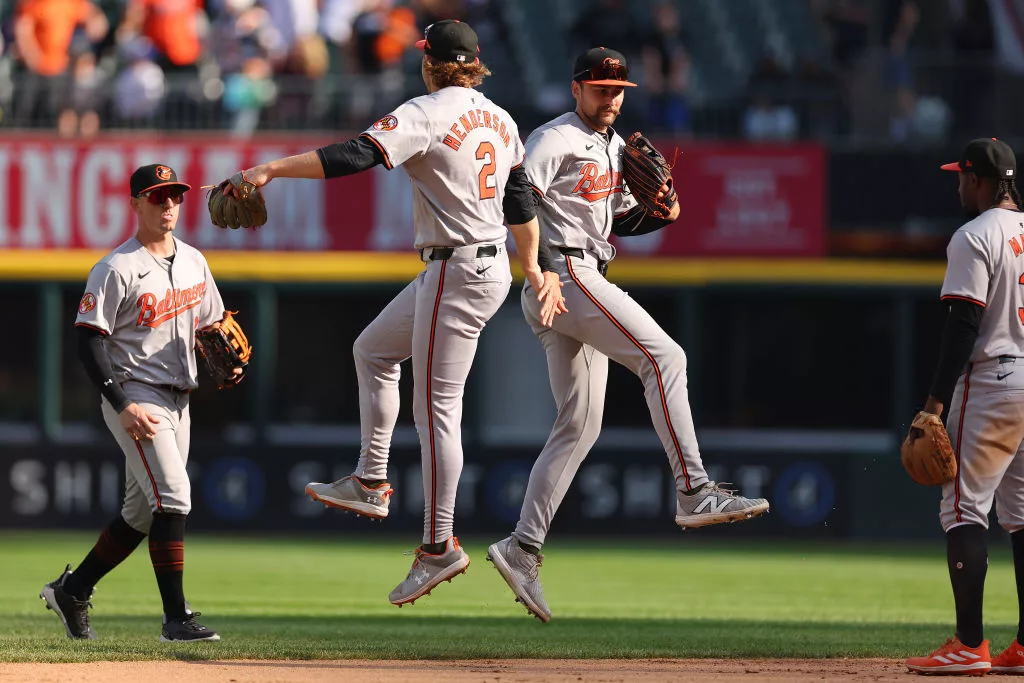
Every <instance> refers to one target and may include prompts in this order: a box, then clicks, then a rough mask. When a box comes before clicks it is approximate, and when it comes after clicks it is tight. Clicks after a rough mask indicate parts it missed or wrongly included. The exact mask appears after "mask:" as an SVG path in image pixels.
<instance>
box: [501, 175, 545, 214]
mask: <svg viewBox="0 0 1024 683" xmlns="http://www.w3.org/2000/svg"><path fill="white" fill-rule="evenodd" d="M501 208H502V210H503V211H504V212H505V220H507V221H508V222H509V223H510V224H512V225H522V224H523V223H529V222H530V219H531V218H533V217H534V216H536V215H537V196H536V195H535V194H534V192H533V190H532V189H531V188H530V181H529V179H527V177H526V169H525V168H523V167H522V166H519V167H518V168H514V169H512V172H511V173H510V174H509V176H508V181H507V182H506V183H505V198H504V199H503V200H502V202H501Z"/></svg>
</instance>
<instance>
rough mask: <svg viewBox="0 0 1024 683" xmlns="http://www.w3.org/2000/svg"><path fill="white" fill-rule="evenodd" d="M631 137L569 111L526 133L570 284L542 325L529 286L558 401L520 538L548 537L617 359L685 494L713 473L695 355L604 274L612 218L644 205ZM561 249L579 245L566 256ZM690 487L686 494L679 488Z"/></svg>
mask: <svg viewBox="0 0 1024 683" xmlns="http://www.w3.org/2000/svg"><path fill="white" fill-rule="evenodd" d="M623 144H624V143H623V140H622V138H621V137H619V136H618V135H617V134H615V133H614V132H612V133H611V135H610V136H606V135H604V134H603V133H599V132H596V131H594V130H591V129H590V128H589V127H588V126H586V125H585V124H584V123H583V121H582V120H581V119H580V118H579V116H578V115H577V114H576V113H575V112H574V113H569V114H565V115H563V116H560V117H558V118H557V119H555V120H553V121H551V122H550V123H548V124H546V125H544V126H541V127H540V128H538V129H537V130H536V131H534V133H533V134H531V135H530V137H529V139H527V141H526V172H527V176H528V177H529V179H530V182H531V184H532V185H533V186H534V190H535V191H536V192H537V194H538V195H539V196H540V197H541V200H540V209H539V211H538V215H539V216H540V223H541V240H542V242H543V243H544V245H545V246H546V247H547V248H548V250H549V251H550V252H551V254H552V257H553V259H554V263H555V267H556V269H557V271H558V273H559V275H560V276H561V281H562V283H563V288H562V294H563V295H564V296H565V299H566V306H567V308H568V312H567V313H563V314H562V315H560V316H556V317H555V320H554V323H553V326H552V327H551V328H546V327H544V326H543V325H541V323H540V316H539V313H540V309H539V305H538V303H537V297H536V295H535V294H534V292H533V290H532V289H531V288H530V287H529V285H527V286H526V287H525V288H524V289H523V294H522V305H523V310H524V313H525V314H526V319H527V321H528V322H529V324H530V326H531V327H532V329H533V331H534V333H535V334H537V336H538V337H539V339H540V341H541V344H542V345H543V346H544V351H545V354H546V355H547V361H548V372H549V374H550V375H551V389H552V393H553V394H554V398H555V405H557V406H558V416H557V418H556V419H555V424H554V427H553V428H552V430H551V435H550V436H549V437H548V441H547V443H546V444H545V445H544V448H543V450H542V451H541V453H540V455H539V456H538V458H537V461H536V463H535V464H534V466H533V470H532V472H531V473H530V480H529V483H528V485H527V489H526V495H525V499H524V500H523V508H522V514H521V517H520V519H519V523H518V524H517V525H516V530H515V532H514V535H515V537H516V538H517V539H518V540H519V541H521V542H523V543H529V544H531V545H537V546H540V545H542V544H543V543H544V540H545V538H546V536H547V532H548V529H549V528H550V525H551V521H552V519H553V518H554V515H555V512H556V510H557V509H558V506H559V505H560V504H561V502H562V499H563V498H564V496H565V493H566V491H567V490H568V488H569V485H570V484H571V483H572V480H573V478H574V477H575V475H576V472H577V470H578V469H579V466H580V464H581V463H582V462H583V459H584V458H585V457H586V456H587V453H588V452H589V451H590V448H591V447H592V446H593V445H594V443H595V442H596V441H597V437H598V435H599V434H600V431H601V420H602V418H603V410H604V403H605V385H606V382H607V376H608V359H609V358H611V359H612V360H614V361H615V362H617V363H620V364H622V365H624V366H625V367H627V368H629V369H630V370H631V371H633V372H634V373H635V374H636V375H637V376H638V377H639V378H640V379H641V381H642V382H643V385H644V396H645V398H646V400H647V405H648V408H649V409H650V412H651V419H652V421H653V422H654V427H655V430H656V431H657V432H658V436H659V437H660V438H661V442H662V445H663V447H664V448H665V452H666V454H667V455H668V461H669V465H670V466H671V468H672V473H673V475H674V477H675V482H676V488H677V489H678V490H679V491H688V490H691V489H694V488H696V487H698V486H700V485H702V484H704V483H705V482H707V481H708V477H707V474H706V473H705V471H704V465H703V463H702V461H701V457H700V451H699V448H698V445H697V437H696V434H695V431H694V426H693V418H692V416H691V414H690V404H689V397H688V392H687V387H686V355H685V353H684V352H683V349H682V348H681V347H680V346H679V344H677V343H676V342H675V341H674V340H673V339H672V338H671V337H670V336H669V335H668V334H667V333H666V332H665V331H664V330H663V329H662V328H661V327H660V326H659V325H658V323H657V322H656V321H655V320H654V319H653V318H652V317H651V316H650V315H649V314H648V313H647V311H645V310H644V309H643V308H642V307H641V306H640V305H639V304H638V303H637V302H636V301H634V300H633V299H632V298H631V297H630V296H629V294H627V293H626V292H625V291H623V290H622V289H620V288H619V287H617V286H616V285H614V284H612V283H611V282H609V281H608V280H607V279H605V277H604V275H603V274H602V272H601V270H600V266H601V265H602V263H601V262H603V261H608V260H610V259H611V258H612V257H613V256H614V253H615V252H614V249H613V248H612V246H611V245H610V244H609V243H608V239H607V237H608V234H609V232H610V231H611V228H612V221H613V219H614V217H615V216H616V215H617V214H622V213H625V212H626V211H628V210H629V209H631V208H632V207H633V206H635V200H633V198H632V197H631V196H629V195H624V194H623V192H622V177H621V173H620V170H621V166H620V152H621V149H622V145H623ZM560 248H574V249H579V250H581V253H579V254H577V255H568V256H567V255H565V254H563V253H562V252H561V251H560ZM680 495H681V494H680Z"/></svg>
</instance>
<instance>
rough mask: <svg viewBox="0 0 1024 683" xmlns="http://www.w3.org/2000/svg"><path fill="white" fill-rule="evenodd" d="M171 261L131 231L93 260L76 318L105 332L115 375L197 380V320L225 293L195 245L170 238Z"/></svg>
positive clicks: (183, 384)
mask: <svg viewBox="0 0 1024 683" xmlns="http://www.w3.org/2000/svg"><path fill="white" fill-rule="evenodd" d="M174 244H175V249H176V252H175V256H174V261H173V264H172V263H171V262H170V261H167V260H166V259H160V258H157V257H156V256H153V254H151V253H150V252H149V251H148V250H147V249H146V248H145V247H143V246H142V245H141V244H140V243H139V241H138V240H137V239H135V238H134V237H132V238H131V239H129V240H128V241H126V242H125V243H124V244H122V245H121V246H119V247H117V248H116V249H114V251H112V252H110V253H109V254H107V255H106V256H104V257H103V258H102V259H100V261H99V262H98V263H97V264H96V265H95V266H93V269H92V271H91V272H90V273H89V280H88V282H87V283H86V285H85V294H84V296H83V297H82V301H81V304H80V305H79V307H78V317H77V318H76V319H75V325H85V326H87V327H92V328H94V329H97V330H99V331H100V332H102V333H103V334H105V335H109V339H108V340H107V352H108V353H109V354H110V360H111V362H112V363H113V365H114V369H115V372H116V373H117V374H116V377H115V379H119V380H121V381H127V380H136V381H139V382H146V383H148V384H163V385H170V386H174V387H178V388H179V389H195V388H196V387H197V386H199V384H198V381H197V373H196V357H195V353H194V350H193V349H194V348H195V342H196V334H195V331H196V328H198V327H206V326H207V325H212V324H213V323H215V322H217V321H218V320H220V319H221V317H222V316H223V315H224V301H223V300H222V299H221V296H220V292H219V291H217V285H216V284H215V283H214V281H213V275H211V274H210V268H209V266H208V265H207V263H206V259H205V258H204V257H203V255H202V254H201V253H199V251H198V250H197V249H195V248H193V247H190V246H189V245H187V244H185V243H184V242H182V241H181V240H178V239H175V240H174Z"/></svg>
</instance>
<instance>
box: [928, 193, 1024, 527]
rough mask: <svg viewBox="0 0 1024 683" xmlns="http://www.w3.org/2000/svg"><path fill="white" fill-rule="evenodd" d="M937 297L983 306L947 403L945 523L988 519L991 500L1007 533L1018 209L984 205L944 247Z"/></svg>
mask: <svg viewBox="0 0 1024 683" xmlns="http://www.w3.org/2000/svg"><path fill="white" fill-rule="evenodd" d="M946 255H947V259H948V263H947V267H946V277H945V280H944V281H943V284H942V299H943V300H944V301H948V300H951V299H963V300H966V301H971V302H973V303H975V304H978V305H980V306H983V307H984V311H983V312H982V316H981V325H980V327H979V329H978V339H977V341H976V342H975V344H974V350H973V351H972V353H971V358H970V362H969V363H968V365H967V368H966V371H965V372H964V374H963V375H961V376H960V379H959V380H958V381H957V387H956V390H955V392H954V394H953V400H952V402H951V404H950V406H949V414H948V415H949V417H948V428H949V435H950V439H951V440H952V442H953V447H954V449H955V451H956V453H957V459H958V462H959V468H958V470H959V471H958V472H957V477H956V479H955V480H954V481H952V482H951V483H949V484H946V485H945V486H944V487H943V498H942V505H941V508H940V519H941V522H942V526H943V528H944V529H946V530H949V529H950V528H952V527H954V526H958V525H960V524H980V525H982V526H985V527H987V526H988V514H989V511H990V510H991V509H992V504H993V501H995V503H996V506H997V513H998V517H999V522H1000V524H1001V525H1002V526H1004V527H1005V528H1006V529H1007V530H1008V531H1010V532H1011V533H1012V532H1014V531H1018V530H1020V529H1022V528H1024V457H1022V456H1021V455H1020V454H1021V452H1022V451H1024V214H1021V213H1018V212H1016V211H1009V210H1006V209H989V210H988V211H985V212H984V213H982V214H981V215H980V216H978V217H977V218H975V219H974V220H972V221H970V222H969V223H967V224H966V225H964V226H963V227H961V228H960V229H959V230H957V231H956V232H955V233H954V234H953V237H952V239H950V242H949V246H948V247H947V249H946Z"/></svg>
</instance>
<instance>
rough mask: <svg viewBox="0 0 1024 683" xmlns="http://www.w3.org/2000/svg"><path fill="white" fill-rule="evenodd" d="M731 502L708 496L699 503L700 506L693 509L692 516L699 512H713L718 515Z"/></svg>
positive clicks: (727, 499) (728, 499) (726, 499)
mask: <svg viewBox="0 0 1024 683" xmlns="http://www.w3.org/2000/svg"><path fill="white" fill-rule="evenodd" d="M732 501H733V499H732V498H721V499H720V498H716V497H715V496H708V497H707V498H705V499H704V500H702V501H701V502H700V505H698V506H697V507H695V508H694V509H693V514H698V513H700V512H714V513H719V512H722V511H723V510H725V507H726V506H727V505H728V504H729V503H731V502H732Z"/></svg>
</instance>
